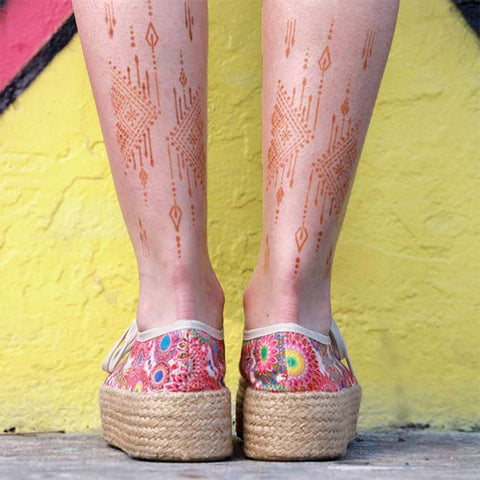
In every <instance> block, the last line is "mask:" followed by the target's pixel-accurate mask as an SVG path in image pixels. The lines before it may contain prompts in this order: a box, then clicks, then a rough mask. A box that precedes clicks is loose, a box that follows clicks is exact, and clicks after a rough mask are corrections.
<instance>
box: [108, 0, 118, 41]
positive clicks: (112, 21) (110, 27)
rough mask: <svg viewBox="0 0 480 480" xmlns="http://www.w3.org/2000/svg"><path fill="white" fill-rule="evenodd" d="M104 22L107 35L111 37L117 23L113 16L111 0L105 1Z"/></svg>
mask: <svg viewBox="0 0 480 480" xmlns="http://www.w3.org/2000/svg"><path fill="white" fill-rule="evenodd" d="M105 23H106V25H107V28H108V36H109V37H110V38H112V37H113V29H114V28H115V25H116V24H117V19H116V18H115V11H114V9H113V0H108V1H106V2H105Z"/></svg>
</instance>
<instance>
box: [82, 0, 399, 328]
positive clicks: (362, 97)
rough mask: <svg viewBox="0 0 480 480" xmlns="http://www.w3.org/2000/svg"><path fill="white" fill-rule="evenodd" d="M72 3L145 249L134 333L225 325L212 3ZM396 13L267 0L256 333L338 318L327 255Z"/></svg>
mask: <svg viewBox="0 0 480 480" xmlns="http://www.w3.org/2000/svg"><path fill="white" fill-rule="evenodd" d="M73 5H74V11H75V16H76V21H77V25H78V30H79V35H80V40H81V43H82V48H83V52H84V56H85V60H86V64H87V69H88V73H89V77H90V81H91V84H92V89H93V93H94V98H95V102H96V105H97V110H98V114H99V119H100V124H101V127H102V132H103V136H104V139H105V146H106V149H107V153H108V157H109V161H110V166H111V171H112V176H113V180H114V184H115V188H116V192H117V196H118V200H119V203H120V207H121V210H122V214H123V217H124V220H125V223H126V226H127V229H128V232H129V235H130V238H131V241H132V244H133V248H134V251H135V255H136V259H137V264H138V271H139V280H140V282H139V285H140V291H139V301H138V308H137V323H138V327H139V329H140V330H146V329H149V328H154V327H155V326H160V325H165V324H168V323H171V322H173V321H175V320H179V319H196V320H200V321H203V322H205V323H208V324H210V325H212V326H214V327H216V328H221V327H222V324H223V307H224V292H223V290H222V287H221V286H220V284H219V282H218V280H217V277H216V275H215V272H214V270H213V268H212V265H211V262H210V258H209V255H208V249H207V237H206V235H207V230H206V205H207V203H206V202H207V201H206V182H207V178H206V144H207V138H206V131H207V114H206V112H207V104H206V98H207V97H206V92H207V76H206V72H207V38H208V37H207V35H208V32H207V29H208V6H207V1H206V0H190V1H189V0H185V1H184V0H174V1H172V0H152V1H149V0H136V1H132V0H114V1H112V0H106V1H96V0H95V1H93V0H92V1H89V0H74V2H73ZM397 11H398V0H368V1H362V2H352V1H351V0H337V1H333V0H328V1H327V0H298V1H295V2H292V1H288V0H264V1H263V7H262V15H263V19H262V22H263V35H262V43H263V44H262V49H263V69H264V71H263V93H262V100H263V109H262V143H263V166H264V167H263V186H264V192H263V198H264V211H263V236H262V239H263V240H262V245H261V249H260V253H259V256H258V261H257V265H256V267H255V269H254V273H253V275H252V277H251V279H250V281H249V282H248V285H247V286H246V288H245V291H244V301H243V304H244V309H245V325H246V328H255V327H260V326H264V325H268V324H272V323H277V322H295V323H299V324H301V325H303V326H306V327H308V328H311V329H313V330H316V331H319V332H322V333H327V332H328V330H329V328H330V318H331V307H330V279H331V265H332V262H333V254H334V250H335V245H336V243H337V239H338V236H339V233H340V229H341V225H342V222H343V218H344V214H345V209H346V206H347V203H348V197H349V193H350V190H351V187H352V182H353V178H354V175H355V170H356V166H357V163H358V159H359V156H360V153H361V149H362V146H363V142H364V139H365V135H366V132H367V129H368V124H369V122H370V117H371V114H372V111H373V107H374V104H375V100H376V97H377V93H378V89H379V86H380V82H381V79H382V75H383V71H384V69H385V64H386V61H387V57H388V53H389V49H390V45H391V41H392V37H393V32H394V29H395V23H396V17H397ZM259 47H260V46H259Z"/></svg>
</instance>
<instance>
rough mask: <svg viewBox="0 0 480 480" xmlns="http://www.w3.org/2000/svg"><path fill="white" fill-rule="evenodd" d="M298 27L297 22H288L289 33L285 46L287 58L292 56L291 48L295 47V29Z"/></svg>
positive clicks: (291, 20)
mask: <svg viewBox="0 0 480 480" xmlns="http://www.w3.org/2000/svg"><path fill="white" fill-rule="evenodd" d="M296 27H297V20H296V19H294V18H291V19H290V20H287V32H286V33H285V45H286V46H287V48H286V50H285V56H286V57H288V56H289V55H290V48H291V47H293V46H294V45H295V29H296Z"/></svg>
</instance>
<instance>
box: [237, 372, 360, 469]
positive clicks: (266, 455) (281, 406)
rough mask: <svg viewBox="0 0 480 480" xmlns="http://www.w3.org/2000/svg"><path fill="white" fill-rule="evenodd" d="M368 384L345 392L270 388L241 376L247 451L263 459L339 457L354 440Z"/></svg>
mask: <svg viewBox="0 0 480 480" xmlns="http://www.w3.org/2000/svg"><path fill="white" fill-rule="evenodd" d="M361 395H362V389H361V387H360V385H354V386H353V387H349V388H346V389H344V390H340V391H339V392H298V393H297V392H265V391H258V390H254V389H252V388H250V387H248V386H247V384H246V382H245V380H243V379H241V380H240V384H239V388H238V391H237V405H236V414H237V426H236V428H237V435H238V436H239V437H241V438H243V449H244V452H245V455H246V456H247V457H250V458H254V459H259V460H314V459H330V458H338V457H340V456H342V455H344V454H345V453H346V450H347V445H348V444H349V443H350V442H351V441H352V440H354V438H355V434H356V427H357V419H358V411H359V408H360V400H361Z"/></svg>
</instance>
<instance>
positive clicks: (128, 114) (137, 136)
mask: <svg viewBox="0 0 480 480" xmlns="http://www.w3.org/2000/svg"><path fill="white" fill-rule="evenodd" d="M145 40H146V42H147V44H148V45H150V46H151V48H152V61H153V62H154V67H155V64H156V59H155V50H154V49H155V46H156V45H157V43H158V35H157V33H156V31H155V28H154V26H153V24H152V23H151V22H150V23H149V26H148V28H147V33H146V36H145ZM130 45H131V47H132V48H134V47H135V45H136V42H135V35H134V31H133V27H130ZM109 65H110V69H111V74H112V86H111V91H110V100H111V104H112V107H113V111H114V114H115V117H116V119H117V122H116V125H115V127H116V137H117V143H118V145H119V146H120V151H121V152H122V154H123V157H124V162H125V171H124V174H125V175H128V170H130V168H132V169H133V170H134V171H137V170H138V178H139V180H140V182H141V184H142V187H143V195H144V200H145V203H147V180H148V173H147V170H146V168H148V166H150V167H154V166H155V162H154V157H153V149H152V140H151V130H150V129H151V127H152V125H153V124H154V123H155V121H156V120H157V118H158V116H159V115H160V113H161V111H160V99H159V96H158V83H157V82H156V81H155V90H156V92H157V98H156V100H157V101H156V104H155V103H154V101H152V85H151V80H150V76H151V75H150V72H149V70H148V69H145V70H143V69H141V68H140V59H139V57H138V55H136V54H135V55H134V69H133V71H132V69H131V68H130V65H129V66H127V71H126V74H124V73H122V71H121V70H120V69H119V68H118V67H117V66H115V65H113V63H112V62H109ZM155 78H156V76H155Z"/></svg>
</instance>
